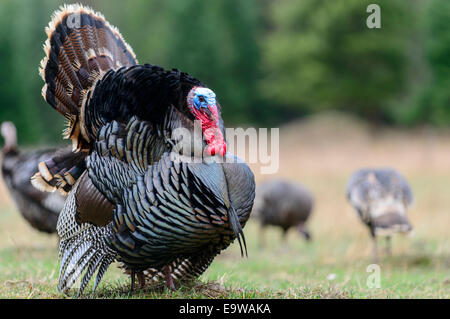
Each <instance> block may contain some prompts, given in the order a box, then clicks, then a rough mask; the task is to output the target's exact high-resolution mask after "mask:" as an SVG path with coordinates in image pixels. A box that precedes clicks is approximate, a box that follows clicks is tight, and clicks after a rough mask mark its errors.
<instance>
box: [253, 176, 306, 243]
mask: <svg viewBox="0 0 450 319" xmlns="http://www.w3.org/2000/svg"><path fill="white" fill-rule="evenodd" d="M313 205H314V198H313V196H312V194H311V192H310V191H309V190H308V189H306V188H305V187H304V186H302V185H300V184H296V183H293V182H289V181H285V180H272V181H268V182H264V183H262V184H261V185H259V186H258V187H257V188H256V197H255V205H254V208H253V211H254V216H255V217H256V218H258V219H259V221H260V223H261V229H260V232H261V238H260V243H261V245H262V244H263V241H264V238H263V230H264V228H265V227H266V226H268V225H273V226H277V227H280V228H281V229H282V230H283V238H285V237H286V234H287V232H288V230H289V229H290V228H292V227H295V228H296V229H297V230H298V231H299V232H300V234H302V235H303V236H304V237H305V239H306V240H310V239H311V234H310V233H309V231H308V229H307V228H306V225H305V223H306V221H307V220H308V218H309V216H310V215H311V213H312V209H313Z"/></svg>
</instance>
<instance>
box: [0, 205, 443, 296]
mask: <svg viewBox="0 0 450 319" xmlns="http://www.w3.org/2000/svg"><path fill="white" fill-rule="evenodd" d="M0 222H1V225H2V226H1V233H0V234H1V237H0V240H1V241H0V297H1V298H71V297H73V294H69V295H68V296H65V295H63V294H61V293H59V292H58V291H57V289H56V286H57V280H58V267H59V264H58V257H57V241H56V238H55V236H48V235H45V234H40V233H37V232H35V231H34V230H32V229H31V228H30V227H29V226H28V225H26V224H25V222H24V221H23V220H22V219H21V218H20V217H19V216H18V214H17V213H16V212H15V211H14V209H6V210H3V211H2V212H1V215H0ZM361 227H362V226H361ZM245 233H246V236H247V241H248V244H249V257H248V258H241V257H240V252H239V249H238V247H237V246H236V245H235V244H234V245H233V246H232V247H230V248H229V249H228V250H226V251H225V252H223V253H222V254H221V255H220V256H219V257H218V258H217V259H216V260H215V261H214V263H213V264H212V266H211V267H210V268H209V269H208V270H207V271H206V273H205V274H204V275H203V276H202V277H201V278H200V280H199V281H197V282H196V283H193V284H191V285H189V286H183V287H179V289H178V290H177V291H176V292H171V291H168V290H167V289H165V288H164V287H148V288H145V289H142V290H139V289H137V290H136V291H135V292H133V293H130V291H129V286H130V279H129V277H127V276H126V275H123V274H122V273H121V271H120V270H119V269H118V268H117V267H116V265H115V264H113V265H112V266H111V267H110V269H109V270H108V272H107V275H106V276H105V278H104V280H103V281H102V283H101V284H100V286H99V288H98V290H97V292H96V294H95V295H94V296H95V297H97V298H449V297H450V273H449V269H450V258H449V254H448V250H446V251H445V250H443V247H442V246H441V243H440V242H439V241H434V240H431V241H426V242H424V239H423V238H413V239H410V238H395V240H394V242H393V244H394V255H393V256H391V257H383V258H381V262H380V267H381V288H379V289H377V288H375V289H370V288H368V287H367V285H366V281H367V278H368V276H369V275H370V273H368V272H367V271H366V268H367V266H368V265H369V264H371V260H370V253H369V252H370V247H365V246H369V245H370V241H369V238H368V236H367V238H364V236H363V237H362V238H361V240H359V241H358V240H356V241H355V238H352V237H353V236H352V234H348V235H347V236H343V237H342V238H341V240H340V241H339V242H333V241H329V240H327V236H321V235H320V233H318V234H316V238H315V239H314V240H313V241H312V242H311V243H306V242H305V241H303V240H302V239H301V238H300V237H299V236H298V234H296V233H295V232H294V231H292V232H291V233H289V235H288V239H287V242H285V243H283V242H281V238H280V235H281V234H280V233H279V231H278V230H277V229H269V230H268V231H266V243H267V245H266V246H265V247H264V248H260V247H259V244H258V242H257V239H258V226H257V224H256V223H255V222H254V221H250V222H249V224H248V225H247V227H246V228H245ZM27 239H29V240H27ZM355 245H356V246H355ZM398 250H400V251H398ZM412 251H414V253H412ZM333 277H334V278H333ZM90 296H91V295H90V293H89V290H88V289H87V290H86V293H85V296H84V297H90Z"/></svg>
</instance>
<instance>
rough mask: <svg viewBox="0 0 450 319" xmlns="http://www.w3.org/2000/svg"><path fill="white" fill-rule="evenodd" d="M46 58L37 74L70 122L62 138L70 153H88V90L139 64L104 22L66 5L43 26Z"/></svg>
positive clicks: (45, 92) (86, 10) (83, 9)
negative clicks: (108, 74) (68, 141)
mask: <svg viewBox="0 0 450 319" xmlns="http://www.w3.org/2000/svg"><path fill="white" fill-rule="evenodd" d="M45 31H46V33H47V36H48V39H47V40H46V42H45V44H44V51H45V54H46V56H45V57H44V59H43V60H42V61H41V67H40V70H39V73H40V75H41V77H42V78H43V80H44V82H45V85H44V87H43V88H42V95H43V97H44V99H45V100H46V101H47V102H48V103H49V104H50V105H51V106H52V107H53V108H55V109H56V110H57V111H58V112H60V113H61V114H62V115H64V116H65V117H66V118H67V119H68V121H69V123H68V129H67V130H66V131H65V134H64V135H65V138H70V139H71V140H72V144H73V149H74V151H80V150H88V149H89V148H90V147H89V142H90V138H89V136H88V135H87V134H86V131H85V128H84V124H83V123H84V120H83V118H82V116H80V115H81V114H83V108H84V104H85V103H84V102H85V97H86V95H87V92H88V91H89V90H92V88H93V87H94V86H95V83H96V81H97V80H98V79H99V78H100V77H101V76H102V75H103V74H104V73H105V72H107V71H108V70H111V69H117V68H119V67H121V66H132V65H135V64H136V63H137V60H136V57H135V55H134V53H133V50H132V49H131V47H130V46H129V45H128V44H127V43H126V42H125V41H124V40H123V38H122V36H121V34H120V33H119V31H118V30H117V29H116V28H115V27H113V26H111V25H110V24H109V23H108V22H107V21H106V20H105V18H104V17H103V16H102V15H101V14H100V13H96V12H94V11H93V10H91V9H90V8H86V7H83V6H81V5H77V4H76V5H68V6H67V5H65V6H63V7H61V8H60V10H58V11H56V12H55V13H54V14H53V17H52V20H51V21H50V23H49V26H48V27H47V28H46V30H45Z"/></svg>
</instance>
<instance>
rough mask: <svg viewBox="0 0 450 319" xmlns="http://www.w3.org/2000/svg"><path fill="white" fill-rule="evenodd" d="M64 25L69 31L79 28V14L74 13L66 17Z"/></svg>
mask: <svg viewBox="0 0 450 319" xmlns="http://www.w3.org/2000/svg"><path fill="white" fill-rule="evenodd" d="M66 25H67V27H68V28H69V29H79V28H80V27H81V13H79V12H75V13H72V14H70V15H69V16H67V20H66Z"/></svg>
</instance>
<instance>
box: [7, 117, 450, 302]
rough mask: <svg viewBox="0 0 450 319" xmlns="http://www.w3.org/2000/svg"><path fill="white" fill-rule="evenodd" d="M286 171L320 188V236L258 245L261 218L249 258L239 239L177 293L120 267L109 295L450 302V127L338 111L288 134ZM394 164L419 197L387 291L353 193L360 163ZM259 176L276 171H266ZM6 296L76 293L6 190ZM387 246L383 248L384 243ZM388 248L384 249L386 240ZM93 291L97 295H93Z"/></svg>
mask: <svg viewBox="0 0 450 319" xmlns="http://www.w3.org/2000/svg"><path fill="white" fill-rule="evenodd" d="M280 151H281V154H280V157H281V162H280V170H279V172H278V174H277V175H278V176H280V177H286V178H290V179H293V180H297V181H300V182H302V183H304V184H306V185H307V186H308V187H309V188H310V189H311V190H312V191H313V193H314V194H315V198H316V206H315V210H314V213H313V216H312V218H311V221H310V229H311V233H312V235H313V241H312V242H311V243H306V242H305V241H303V240H302V239H301V238H300V236H299V235H298V234H297V233H296V232H295V231H293V230H292V231H291V232H290V233H289V234H288V237H287V241H286V242H282V241H281V232H280V231H279V230H278V229H269V230H268V231H267V232H266V240H265V242H266V245H265V247H264V248H261V247H260V246H259V242H258V224H257V222H256V221H254V220H250V221H249V223H248V224H247V226H246V227H245V229H244V231H245V234H246V238H247V243H248V252H249V257H248V258H241V257H240V252H239V248H238V247H237V245H236V244H234V245H233V246H232V247H230V248H229V249H228V250H226V251H224V252H223V253H222V254H221V255H220V256H219V257H218V258H216V259H215V261H214V262H213V264H212V265H211V267H210V268H209V269H208V270H207V271H206V272H205V274H204V275H203V276H202V277H201V278H200V280H199V282H197V283H196V284H194V285H192V286H187V287H181V288H180V289H179V290H178V291H177V292H170V291H167V290H166V289H164V288H161V287H150V288H146V289H144V290H137V291H135V292H134V293H133V294H130V293H129V285H130V279H129V278H128V277H126V276H125V275H122V274H121V272H120V271H119V270H118V269H117V268H116V267H115V266H114V265H113V266H112V267H110V269H109V271H108V273H107V275H106V277H105V279H104V280H103V282H102V284H100V287H99V288H98V290H97V293H96V295H95V296H96V297H99V298H104V297H107V298H112V297H113V298H209V297H213V298H450V239H449V235H450V229H449V225H450V196H449V195H450V132H436V131H432V130H427V129H422V130H416V131H393V130H389V131H388V130H383V131H381V132H380V131H375V130H374V129H373V128H370V127H366V126H365V125H364V124H361V123H358V122H355V121H353V120H352V119H348V118H346V117H341V116H336V115H329V116H325V117H324V116H321V117H316V118H313V119H310V120H308V121H304V122H300V123H293V124H291V125H288V126H286V127H284V128H283V129H282V130H281V145H280ZM366 166H392V167H395V168H397V169H399V170H400V171H401V172H402V173H403V174H404V175H405V176H406V177H407V179H408V180H409V181H410V183H411V186H412V188H413V191H414V194H415V203H414V205H413V207H412V208H411V210H410V212H409V216H410V219H411V222H412V223H413V226H414V228H415V230H414V235H413V236H411V237H401V236H398V237H395V238H394V240H393V255H392V256H390V257H387V256H383V255H382V257H381V260H380V262H379V266H380V279H381V288H369V287H368V286H367V280H368V277H369V276H370V275H371V273H370V272H367V267H368V266H369V265H370V264H371V263H372V260H371V242H370V238H369V235H368V231H367V229H366V228H365V226H363V225H362V224H361V223H360V222H359V220H358V218H357V217H356V214H355V213H354V212H353V210H352V208H351V207H350V206H349V204H348V203H347V201H346V198H345V184H346V181H347V179H348V177H349V176H350V174H351V173H352V171H354V170H355V169H357V168H360V167H366ZM252 168H253V169H254V171H255V174H256V179H257V182H260V181H262V180H264V179H268V178H271V177H272V176H264V175H260V174H259V173H258V172H259V169H258V166H257V165H253V166H252ZM0 207H1V208H0V298H67V297H69V298H70V297H72V296H64V295H62V294H61V293H59V292H58V291H57V289H56V285H57V280H58V267H59V264H58V257H57V240H56V237H55V236H48V235H45V234H40V233H38V232H36V231H34V230H32V229H31V228H30V227H29V226H28V225H27V224H26V223H25V222H24V221H23V220H22V219H21V217H20V216H19V214H18V212H17V211H16V210H15V208H14V206H13V205H12V203H11V201H10V200H9V198H8V197H7V194H6V193H5V189H4V187H3V185H1V186H0ZM381 244H383V243H382V242H381ZM380 246H382V245H380ZM86 296H89V295H88V294H86Z"/></svg>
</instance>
